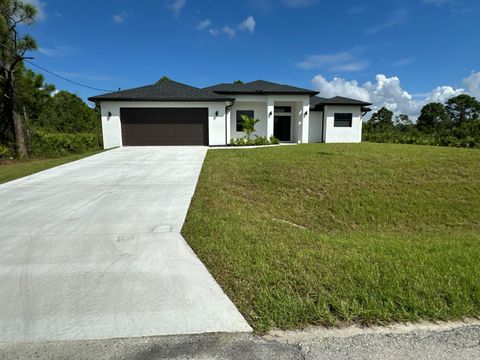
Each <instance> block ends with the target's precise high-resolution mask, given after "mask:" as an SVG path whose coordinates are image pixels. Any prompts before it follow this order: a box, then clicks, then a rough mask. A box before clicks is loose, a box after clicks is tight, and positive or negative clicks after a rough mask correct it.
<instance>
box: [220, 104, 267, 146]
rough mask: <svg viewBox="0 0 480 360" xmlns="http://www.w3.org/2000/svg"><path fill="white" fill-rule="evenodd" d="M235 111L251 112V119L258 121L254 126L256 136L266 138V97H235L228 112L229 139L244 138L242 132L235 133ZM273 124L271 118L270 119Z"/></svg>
mask: <svg viewBox="0 0 480 360" xmlns="http://www.w3.org/2000/svg"><path fill="white" fill-rule="evenodd" d="M237 110H253V117H254V118H255V119H259V120H260V121H259V122H258V123H257V124H256V125H255V130H256V131H255V133H254V135H257V136H268V133H267V114H268V113H267V97H266V96H248V95H242V96H236V98H235V104H234V105H233V107H232V108H231V110H230V137H229V139H228V142H230V139H238V138H241V137H243V136H245V133H244V132H243V131H237ZM272 124H273V117H272ZM272 135H273V132H272Z"/></svg>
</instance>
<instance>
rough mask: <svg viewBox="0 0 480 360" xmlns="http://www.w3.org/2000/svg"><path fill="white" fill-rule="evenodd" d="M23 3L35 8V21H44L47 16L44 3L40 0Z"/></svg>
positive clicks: (27, 0) (28, 0) (25, 0)
mask: <svg viewBox="0 0 480 360" xmlns="http://www.w3.org/2000/svg"><path fill="white" fill-rule="evenodd" d="M23 2H24V3H26V4H31V5H33V6H34V7H35V9H37V17H36V19H37V20H39V21H44V20H45V19H46V18H47V14H46V13H45V5H46V3H45V2H43V1H41V0H23Z"/></svg>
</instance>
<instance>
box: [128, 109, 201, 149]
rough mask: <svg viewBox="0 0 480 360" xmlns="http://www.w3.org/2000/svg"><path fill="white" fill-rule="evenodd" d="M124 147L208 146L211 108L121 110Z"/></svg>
mask: <svg viewBox="0 0 480 360" xmlns="http://www.w3.org/2000/svg"><path fill="white" fill-rule="evenodd" d="M120 122H121V126H122V144H123V145H124V146H148V145H206V146H208V145H209V142H208V108H120Z"/></svg>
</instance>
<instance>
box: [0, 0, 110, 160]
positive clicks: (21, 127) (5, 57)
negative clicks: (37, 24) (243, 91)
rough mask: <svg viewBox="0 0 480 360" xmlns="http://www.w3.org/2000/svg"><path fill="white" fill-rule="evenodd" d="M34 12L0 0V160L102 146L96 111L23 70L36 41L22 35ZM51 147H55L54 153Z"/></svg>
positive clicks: (15, 0)
mask: <svg viewBox="0 0 480 360" xmlns="http://www.w3.org/2000/svg"><path fill="white" fill-rule="evenodd" d="M36 14H37V10H36V9H35V7H34V6H32V5H30V4H24V3H23V2H22V1H20V0H0V44H1V46H0V68H1V70H2V72H1V74H0V96H1V101H0V157H17V158H25V157H28V156H29V155H35V156H44V155H45V156H51V155H62V154H65V153H71V152H81V151H85V150H88V148H90V147H100V146H101V123H100V114H99V112H98V110H97V109H92V108H90V107H89V106H88V105H87V104H86V103H85V102H84V101H83V100H82V99H81V98H80V97H78V96H77V95H75V94H72V93H69V92H67V91H57V90H56V89H55V86H54V85H52V84H47V83H46V82H45V79H44V77H43V76H42V75H41V74H37V73H35V72H34V71H32V70H30V69H27V68H26V67H25V60H27V59H30V58H29V57H27V56H26V54H27V53H30V52H31V51H34V50H35V49H37V43H36V42H35V40H34V39H33V38H32V37H31V36H29V35H28V34H27V35H20V30H24V29H25V26H26V25H31V24H33V23H34V21H35V16H36ZM53 147H55V149H53Z"/></svg>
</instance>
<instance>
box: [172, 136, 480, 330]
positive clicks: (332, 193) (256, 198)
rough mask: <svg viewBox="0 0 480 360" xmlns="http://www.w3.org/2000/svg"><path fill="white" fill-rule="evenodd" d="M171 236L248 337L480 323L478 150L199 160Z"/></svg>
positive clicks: (352, 148) (377, 147)
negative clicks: (317, 328) (396, 324)
mask: <svg viewBox="0 0 480 360" xmlns="http://www.w3.org/2000/svg"><path fill="white" fill-rule="evenodd" d="M182 233H183V234H184V236H185V238H186V239H187V241H188V242H189V244H190V245H191V246H192V248H193V249H194V251H195V252H196V253H197V254H198V256H199V257H200V259H201V260H202V261H203V262H204V263H205V265H206V266H207V267H208V269H209V270H210V271H211V273H212V274H213V276H214V277H215V278H216V279H217V281H218V282H219V283H220V285H221V286H222V287H223V289H224V290H225V292H226V293H227V294H228V295H229V296H230V298H231V299H232V300H233V301H234V302H235V304H236V305H237V306H238V307H239V309H240V311H241V312H242V313H243V314H244V316H245V317H246V319H247V320H248V321H249V323H250V324H251V325H252V326H253V327H254V328H255V329H256V330H257V331H259V332H262V331H266V330H268V329H269V328H272V327H279V328H296V327H302V326H304V325H307V324H313V325H315V324H323V325H339V324H346V323H361V324H371V323H387V322H393V321H406V320H419V319H430V320H434V319H441V320H447V319H458V318H462V317H466V316H477V317H478V316H480V150H469V149H452V148H445V147H428V146H414V145H394V144H369V143H363V144H352V145H343V144H315V145H299V146H283V147H275V148H263V149H248V150H210V151H209V152H208V154H207V158H206V161H205V164H204V166H203V169H202V173H201V176H200V180H199V183H198V186H197V189H196V193H195V196H194V199H193V202H192V206H191V207H190V210H189V213H188V216H187V220H186V223H185V225H184V228H183V230H182Z"/></svg>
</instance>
